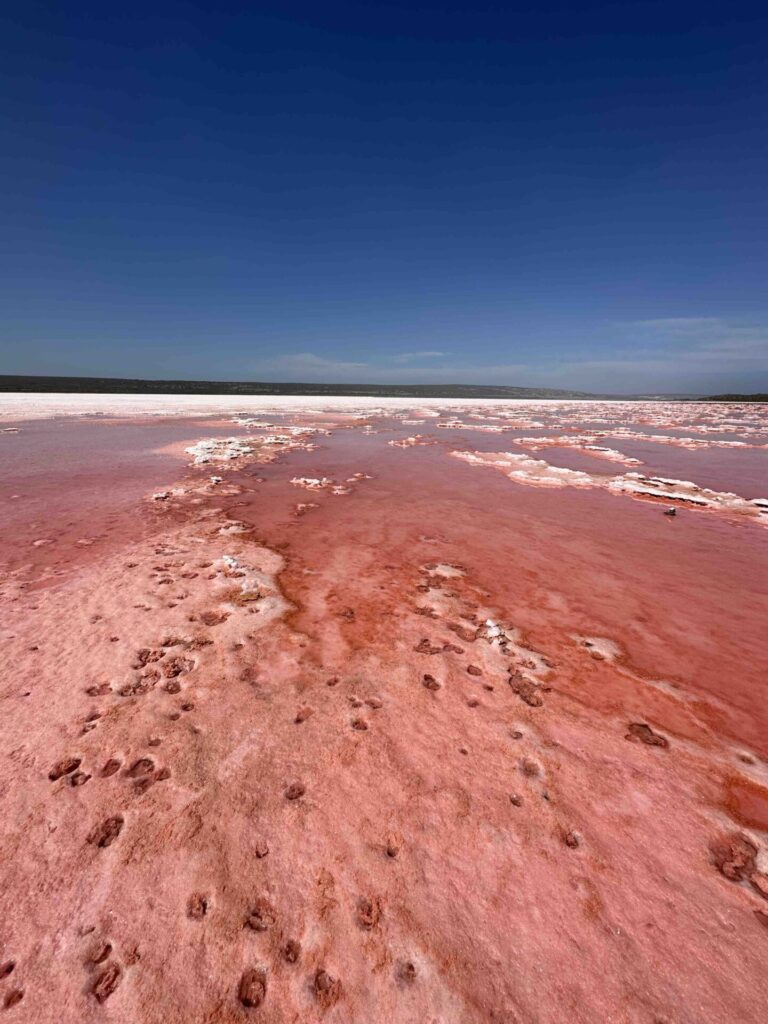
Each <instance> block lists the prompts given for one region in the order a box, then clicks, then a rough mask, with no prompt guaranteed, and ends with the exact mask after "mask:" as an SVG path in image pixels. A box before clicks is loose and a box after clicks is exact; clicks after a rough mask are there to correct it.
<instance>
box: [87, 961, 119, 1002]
mask: <svg viewBox="0 0 768 1024" xmlns="http://www.w3.org/2000/svg"><path fill="white" fill-rule="evenodd" d="M122 975H123V972H122V970H121V969H120V965H119V964H115V963H111V964H107V966H106V967H105V968H104V970H103V971H102V972H101V974H99V976H98V977H97V978H96V981H94V983H93V988H92V989H91V992H92V993H93V995H94V996H95V997H96V1000H97V1002H99V1003H103V1002H104V1001H105V1000H106V999H109V997H110V996H111V995H112V993H113V992H114V991H115V989H116V988H117V986H118V985H119V984H120V980H121V978H122Z"/></svg>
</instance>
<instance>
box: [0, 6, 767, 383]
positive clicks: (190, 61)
mask: <svg viewBox="0 0 768 1024" xmlns="http://www.w3.org/2000/svg"><path fill="white" fill-rule="evenodd" d="M763 10H764V8H763V7H762V6H758V5H756V4H755V5H752V4H738V3H736V4H732V5H730V6H727V5H725V4H722V5H710V6H706V5H702V4H700V3H697V4H694V3H680V2H675V0H668V2H663V3H662V2H638V3H620V2H615V0H614V2H611V3H590V2H586V3H580V4H574V3H573V2H571V3H552V2H549V0H543V2H542V3H540V4H538V5H534V4H527V5H519V4H514V3H507V4H501V3H493V4H492V3H487V2H485V0H477V2H475V3H473V4H471V5H470V4H468V3H462V4H459V3H453V2H449V0H445V2H442V3H439V2H431V3H418V4H416V5H415V7H414V5H413V4H410V3H406V2H402V0H392V2H390V3H376V2H371V3H366V4H362V3H359V2H356V3H336V2H333V0H328V2H326V3H317V2H316V0H315V2H313V3H292V2H290V0H286V2H283V3H273V2H269V0H266V2H263V3H249V4H236V3H231V2H227V0H224V2H221V3H217V4H215V5H214V4H207V5H201V4H189V3H170V2H164V0H156V2H155V3H152V4H149V3H144V2H142V0H137V2H136V3H133V4H131V5H130V6H129V7H126V8H118V7H115V6H114V5H110V4H104V3H103V2H102V3H98V4H97V3H87V2H77V0H73V2H72V3H68V4H61V3H56V4H54V3H37V2H35V0H27V2H25V3H24V4H23V5H22V4H19V5H16V9H15V10H12V9H11V8H10V6H5V7H4V8H3V10H2V12H1V13H0V84H1V85H2V92H1V93H0V96H1V98H0V133H2V144H1V145H0V215H1V216H2V223H3V232H2V235H3V245H2V249H1V250H0V252H1V253H2V257H0V258H1V259H2V274H0V304H1V305H0V308H1V309H2V315H1V316H0V357H1V358H0V372H7V373H55V374H59V373H71V374H97V375H115V376H135V377H169V378H183V377H188V378H201V377H202V378H216V379H270V380H297V381H298V380H301V381H321V380H322V381H355V382H368V381H371V382H388V381H392V382H413V383H418V382H428V383H440V382H468V383H487V384H494V383H504V384H518V385H544V386H555V387H559V386H563V387H576V388H582V389H595V390H612V391H617V392H635V391H692V392H699V391H705V392H706V391H715V390H717V391H719V390H750V391H755V390H760V389H762V390H768V300H767V299H766V280H767V279H768V273H767V271H768V261H767V260H766V256H767V255H768V252H767V250H768V241H767V239H768V218H767V217H766V214H768V193H767V192H766V182H767V181H768V136H767V124H768V121H767V119H766V110H767V109H768V64H767V63H766V58H765V53H766V48H767V47H768V15H766V14H764V13H763Z"/></svg>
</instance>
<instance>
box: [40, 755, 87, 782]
mask: <svg viewBox="0 0 768 1024" xmlns="http://www.w3.org/2000/svg"><path fill="white" fill-rule="evenodd" d="M80 763H81V762H80V758H79V757H65V758H64V759H63V760H62V761H59V762H57V764H55V765H54V766H53V768H51V770H50V771H49V772H48V778H49V779H50V780H51V782H56V781H57V779H60V778H61V777H62V776H63V775H69V773H70V772H73V771H75V769H76V768H79V767H80Z"/></svg>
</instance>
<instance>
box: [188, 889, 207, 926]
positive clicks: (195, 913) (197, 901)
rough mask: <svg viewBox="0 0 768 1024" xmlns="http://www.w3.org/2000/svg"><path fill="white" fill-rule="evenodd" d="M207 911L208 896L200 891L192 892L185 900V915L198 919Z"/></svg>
mask: <svg viewBox="0 0 768 1024" xmlns="http://www.w3.org/2000/svg"><path fill="white" fill-rule="evenodd" d="M207 913H208V897H207V896H204V895H203V894H202V893H199V892H196V893H193V894H192V895H191V896H190V897H189V900H188V902H187V917H191V918H192V920H193V921H199V920H200V919H201V918H203V917H205V915H206V914H207Z"/></svg>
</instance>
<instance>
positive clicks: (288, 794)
mask: <svg viewBox="0 0 768 1024" xmlns="http://www.w3.org/2000/svg"><path fill="white" fill-rule="evenodd" d="M305 793H306V789H305V788H304V786H303V785H302V783H301V782H292V783H291V784H290V786H289V787H288V789H286V791H285V799H286V800H298V799H299V797H301V796H304V794H305Z"/></svg>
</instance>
